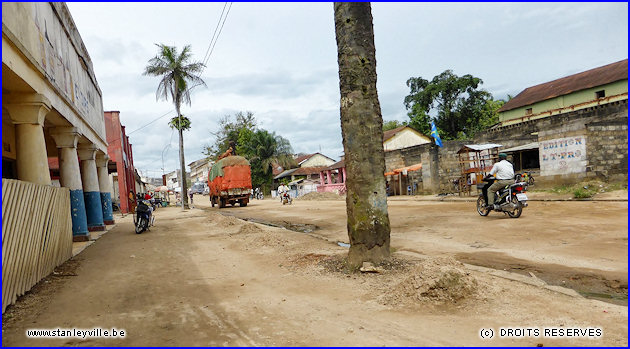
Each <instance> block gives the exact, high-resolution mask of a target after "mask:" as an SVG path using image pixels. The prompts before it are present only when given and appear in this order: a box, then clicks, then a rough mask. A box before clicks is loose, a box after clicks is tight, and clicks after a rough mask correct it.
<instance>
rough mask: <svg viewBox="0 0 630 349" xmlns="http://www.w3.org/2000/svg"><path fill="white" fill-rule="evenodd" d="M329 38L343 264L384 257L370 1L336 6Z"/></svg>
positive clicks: (385, 222)
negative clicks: (342, 190)
mask: <svg viewBox="0 0 630 349" xmlns="http://www.w3.org/2000/svg"><path fill="white" fill-rule="evenodd" d="M334 11H335V36H336V39H337V62H338V64H339V90H340V93H341V101H340V102H341V103H340V104H341V108H340V111H341V133H342V136H343V149H344V152H345V154H346V155H345V163H346V170H347V175H348V180H347V182H346V183H347V188H348V191H347V195H346V211H347V215H348V225H347V227H348V237H349V239H350V251H349V252H348V264H349V265H350V266H351V267H352V268H358V267H359V266H361V264H362V263H363V262H373V263H379V262H381V261H382V260H384V259H387V258H389V256H390V251H389V241H390V226H389V215H388V213H387V196H386V192H385V176H383V173H385V155H384V151H383V142H381V140H382V139H383V118H382V116H381V106H380V104H379V101H378V92H377V89H376V54H375V48H374V27H373V25H372V9H371V5H370V3H364V2H362V3H358V2H336V3H335V4H334Z"/></svg>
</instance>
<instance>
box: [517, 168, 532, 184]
mask: <svg viewBox="0 0 630 349" xmlns="http://www.w3.org/2000/svg"><path fill="white" fill-rule="evenodd" d="M516 181H517V182H526V183H527V184H528V185H534V176H532V173H531V172H529V171H527V172H523V173H522V174H521V173H517V174H516Z"/></svg>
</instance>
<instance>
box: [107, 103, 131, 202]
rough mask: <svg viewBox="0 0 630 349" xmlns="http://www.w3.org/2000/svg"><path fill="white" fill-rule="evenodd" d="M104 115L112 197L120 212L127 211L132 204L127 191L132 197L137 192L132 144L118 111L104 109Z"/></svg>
mask: <svg viewBox="0 0 630 349" xmlns="http://www.w3.org/2000/svg"><path fill="white" fill-rule="evenodd" d="M104 116H105V131H106V134H107V142H108V143H109V145H108V146H107V153H108V155H109V158H110V160H111V161H110V163H109V173H110V177H111V179H110V180H111V181H112V198H113V200H114V202H116V203H118V204H119V205H120V212H121V213H129V212H130V211H131V206H132V201H131V200H130V199H129V193H132V195H133V197H135V195H136V193H138V191H137V189H136V184H135V183H136V177H135V176H136V175H135V167H134V166H133V151H132V146H131V143H129V136H127V134H126V133H125V126H123V125H122V124H121V123H120V112H119V111H106V112H104Z"/></svg>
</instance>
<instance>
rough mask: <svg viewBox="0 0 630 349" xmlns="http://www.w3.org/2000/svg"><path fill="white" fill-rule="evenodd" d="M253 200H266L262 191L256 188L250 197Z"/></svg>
mask: <svg viewBox="0 0 630 349" xmlns="http://www.w3.org/2000/svg"><path fill="white" fill-rule="evenodd" d="M250 197H251V199H256V200H263V199H264V198H265V196H264V195H263V193H262V190H260V188H256V189H254V190H253V191H252V194H251V195H250Z"/></svg>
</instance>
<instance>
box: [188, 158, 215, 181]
mask: <svg viewBox="0 0 630 349" xmlns="http://www.w3.org/2000/svg"><path fill="white" fill-rule="evenodd" d="M213 164H214V161H212V160H210V158H208V157H206V158H203V159H199V160H195V161H193V162H191V163H190V164H188V167H190V180H191V181H192V182H193V183H195V182H204V183H205V182H207V181H208V172H210V168H212V165H213Z"/></svg>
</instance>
